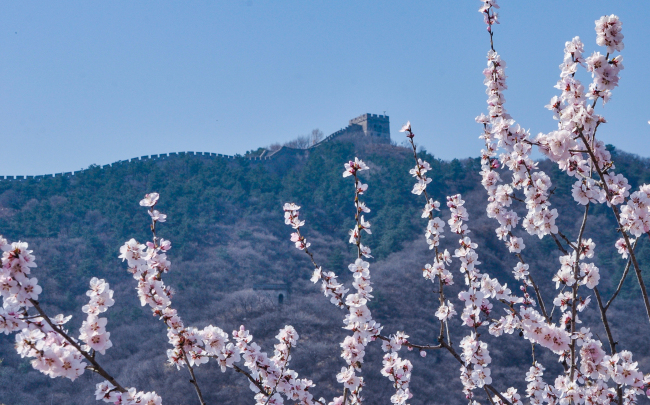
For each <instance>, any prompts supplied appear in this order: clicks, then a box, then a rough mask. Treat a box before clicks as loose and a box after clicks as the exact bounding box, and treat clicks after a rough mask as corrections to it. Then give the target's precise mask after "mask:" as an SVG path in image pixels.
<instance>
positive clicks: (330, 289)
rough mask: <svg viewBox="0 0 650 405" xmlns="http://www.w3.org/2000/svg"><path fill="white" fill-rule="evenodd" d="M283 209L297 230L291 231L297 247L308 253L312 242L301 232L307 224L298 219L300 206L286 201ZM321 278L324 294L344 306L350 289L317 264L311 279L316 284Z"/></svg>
mask: <svg viewBox="0 0 650 405" xmlns="http://www.w3.org/2000/svg"><path fill="white" fill-rule="evenodd" d="M366 209H367V208H366ZM283 210H284V222H285V224H287V225H291V227H292V228H293V229H295V230H296V232H293V233H291V241H292V242H294V243H295V245H296V248H297V249H299V250H304V251H306V252H307V253H308V252H309V251H308V250H307V248H308V247H309V246H311V244H310V243H309V242H307V239H306V238H305V237H304V236H302V235H301V234H300V228H301V227H302V226H303V225H305V221H301V220H300V219H298V217H299V215H300V206H299V205H296V204H294V203H285V204H284V207H283ZM368 211H370V210H368ZM321 280H322V281H323V282H322V284H321V290H322V292H323V294H325V296H326V297H328V298H329V299H330V301H331V302H332V304H334V305H336V306H337V307H339V308H344V307H345V302H344V301H345V300H344V298H345V294H347V292H348V289H347V288H345V286H344V285H343V284H341V283H339V282H338V281H337V276H336V274H335V273H334V272H332V271H326V272H323V269H322V267H319V266H316V268H315V269H314V272H313V274H312V277H311V281H312V282H313V283H314V284H315V283H318V282H319V281H321Z"/></svg>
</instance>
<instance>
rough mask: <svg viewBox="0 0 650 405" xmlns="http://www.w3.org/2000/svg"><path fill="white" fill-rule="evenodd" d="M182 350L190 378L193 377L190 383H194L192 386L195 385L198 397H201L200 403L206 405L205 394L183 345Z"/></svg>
mask: <svg viewBox="0 0 650 405" xmlns="http://www.w3.org/2000/svg"><path fill="white" fill-rule="evenodd" d="M180 349H181V353H183V358H184V359H185V364H186V365H187V369H188V370H189V372H190V376H191V377H192V379H191V380H190V382H191V383H192V385H194V389H195V390H196V395H198V396H199V402H201V405H205V401H204V400H203V394H201V389H200V388H199V383H198V382H197V381H196V377H195V376H194V369H193V368H192V366H191V365H190V362H189V360H188V358H187V353H186V352H185V349H184V348H183V346H182V345H181V346H180Z"/></svg>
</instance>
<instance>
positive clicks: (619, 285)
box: [604, 239, 639, 311]
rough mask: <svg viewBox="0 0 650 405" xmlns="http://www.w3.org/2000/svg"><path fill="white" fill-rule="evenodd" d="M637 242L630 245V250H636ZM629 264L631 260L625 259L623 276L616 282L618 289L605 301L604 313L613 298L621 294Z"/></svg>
mask: <svg viewBox="0 0 650 405" xmlns="http://www.w3.org/2000/svg"><path fill="white" fill-rule="evenodd" d="M638 242H639V240H638V239H637V240H635V241H634V244H633V245H632V250H634V249H636V244H637V243H638ZM630 264H632V258H631V257H630V258H629V259H627V264H626V265H625V270H623V276H621V281H619V282H618V287H616V291H614V295H612V298H610V299H609V301H607V304H605V307H604V309H605V311H607V310H608V309H609V306H610V305H612V301H614V298H616V297H617V296H618V293H619V292H621V288H622V287H623V282H624V281H625V277H627V273H628V272H629V271H630Z"/></svg>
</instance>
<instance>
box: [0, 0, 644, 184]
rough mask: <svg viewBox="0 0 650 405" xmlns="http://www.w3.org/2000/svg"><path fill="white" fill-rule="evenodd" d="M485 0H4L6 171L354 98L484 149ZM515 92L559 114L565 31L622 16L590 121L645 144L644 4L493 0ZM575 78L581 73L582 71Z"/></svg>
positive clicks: (1, 47)
mask: <svg viewBox="0 0 650 405" xmlns="http://www.w3.org/2000/svg"><path fill="white" fill-rule="evenodd" d="M479 5H480V3H479V2H478V1H473V0H462V1H459V0H453V1H433V0H430V1H407V0H403V1H338V0H327V1H324V0H323V1H320V0H314V1H307V0H302V1H289V0H287V1H285V0H282V1H260V0H232V1H183V2H172V1H138V2H131V1H110V2H89V1H60V2H51V1H29V2H10V1H4V2H1V3H0V136H1V137H2V140H3V143H2V144H3V145H4V148H3V149H4V150H3V152H4V153H2V158H1V159H0V175H34V174H46V173H54V172H62V171H73V170H79V169H81V168H86V167H88V166H89V165H90V164H93V163H95V164H107V163H111V162H114V161H117V160H122V159H128V158H131V157H136V156H141V155H150V154H158V153H165V152H173V151H205V152H217V153H223V154H235V153H244V152H245V151H247V150H250V149H256V148H257V147H259V146H267V145H269V144H271V143H274V142H286V141H288V140H291V139H293V138H295V137H297V136H299V135H304V134H307V133H309V132H310V131H311V130H312V129H314V128H320V129H321V130H322V131H323V132H324V133H325V134H326V135H327V134H329V133H331V132H334V131H336V130H338V129H340V128H342V127H344V126H345V125H346V124H347V121H348V120H349V119H350V118H353V117H355V116H357V115H359V114H362V113H366V112H368V113H383V112H384V111H386V114H387V115H389V116H390V119H391V132H392V136H393V139H396V140H398V142H401V141H402V139H401V136H400V135H401V134H399V133H398V130H399V128H400V126H401V125H402V124H403V123H404V122H406V121H407V120H410V121H411V122H412V124H413V129H414V131H415V133H416V136H417V138H416V140H419V143H420V144H421V145H423V146H424V147H426V148H427V150H429V151H430V152H432V153H433V154H434V155H436V156H438V157H440V158H443V159H451V158H454V157H458V158H463V157H468V156H477V155H478V153H479V151H480V148H481V143H480V141H479V140H478V138H477V137H478V135H479V134H480V127H478V126H477V124H475V123H474V117H475V116H476V115H478V114H480V113H481V112H483V111H485V98H486V97H485V93H484V87H483V84H482V80H483V79H482V75H481V71H482V70H483V68H484V66H485V55H486V52H487V50H488V47H489V39H488V35H487V33H486V31H485V25H484V24H483V21H482V17H481V15H480V14H479V13H478V12H477V10H478V7H479ZM500 5H501V10H500V16H501V24H500V25H498V26H496V30H495V31H496V34H495V46H496V49H497V51H498V52H499V53H500V54H501V55H502V57H503V58H504V59H505V60H506V61H507V63H508V69H507V74H508V76H509V81H508V85H509V90H508V91H507V92H506V99H507V106H508V109H509V111H510V113H511V114H512V115H513V117H514V118H515V119H516V120H517V121H518V122H519V123H520V124H521V125H523V126H524V127H526V128H529V129H530V130H531V133H533V134H537V133H539V132H542V131H544V132H547V131H550V130H553V129H554V128H555V125H556V123H555V121H553V119H552V116H551V114H550V112H549V111H547V110H545V109H544V105H545V104H547V103H548V101H549V100H550V98H551V97H552V96H553V95H555V94H557V90H556V89H554V88H553V86H554V85H555V83H556V82H557V79H558V77H559V69H558V65H559V64H560V62H561V61H562V54H563V53H562V52H563V48H564V42H565V41H567V40H570V39H571V38H573V37H574V36H576V35H577V36H580V37H581V38H582V40H583V41H584V42H585V44H586V46H585V48H586V53H587V54H590V53H591V52H593V51H595V50H602V49H601V48H599V47H598V46H597V45H596V43H595V32H594V20H596V19H597V18H599V17H600V16H601V15H604V14H612V13H614V14H617V15H619V16H620V17H621V20H622V21H623V32H624V35H625V49H624V50H623V52H622V54H623V57H624V65H625V70H624V71H623V72H622V78H621V82H620V86H619V88H617V89H616V90H615V91H614V94H613V98H612V100H611V101H610V103H608V104H607V105H606V106H605V107H604V108H602V107H600V106H599V107H598V108H599V112H600V113H602V114H604V115H605V117H606V118H607V120H608V124H607V125H605V126H602V127H601V129H600V130H599V133H600V136H601V137H602V139H604V140H605V141H606V142H608V143H613V144H614V145H616V146H618V147H619V148H621V149H623V150H627V151H630V152H633V153H637V154H639V155H642V156H650V136H649V135H650V125H648V120H650V103H649V101H648V98H649V96H648V94H649V93H650V91H649V90H650V75H649V74H648V72H649V69H648V66H650V24H647V21H646V17H647V7H646V5H645V3H642V2H636V1H629V2H612V1H597V0H572V1H544V2H537V1H515V0H502V1H500ZM583 78H584V80H585V81H587V80H588V77H587V76H586V75H583Z"/></svg>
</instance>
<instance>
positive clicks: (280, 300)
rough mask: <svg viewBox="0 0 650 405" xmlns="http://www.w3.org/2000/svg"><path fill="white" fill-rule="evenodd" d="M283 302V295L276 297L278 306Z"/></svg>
mask: <svg viewBox="0 0 650 405" xmlns="http://www.w3.org/2000/svg"><path fill="white" fill-rule="evenodd" d="M283 302H284V294H280V295H278V304H282V303H283Z"/></svg>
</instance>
